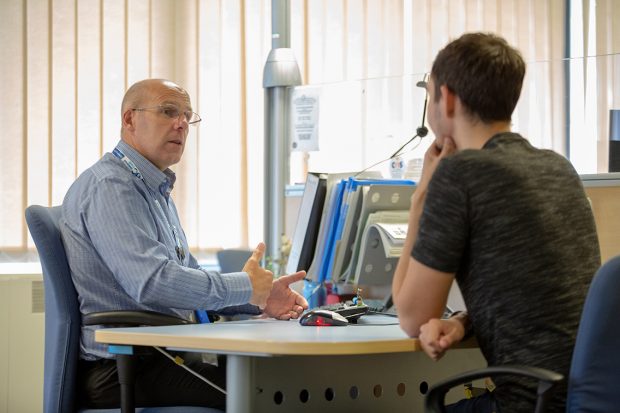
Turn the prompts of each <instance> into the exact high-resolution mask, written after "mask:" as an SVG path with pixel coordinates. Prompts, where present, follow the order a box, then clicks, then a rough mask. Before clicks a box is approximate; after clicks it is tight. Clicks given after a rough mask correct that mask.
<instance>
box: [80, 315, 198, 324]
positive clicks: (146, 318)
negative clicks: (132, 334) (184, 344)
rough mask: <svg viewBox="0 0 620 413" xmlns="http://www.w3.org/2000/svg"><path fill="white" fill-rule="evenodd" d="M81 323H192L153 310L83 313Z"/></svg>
mask: <svg viewBox="0 0 620 413" xmlns="http://www.w3.org/2000/svg"><path fill="white" fill-rule="evenodd" d="M82 324H84V325H86V326H92V325H116V326H125V327H136V326H171V325H179V324H193V323H192V322H191V321H189V320H185V319H184V318H180V317H176V316H173V315H169V314H162V313H158V312H155V311H101V312H97V313H90V314H85V315H84V316H83V317H82Z"/></svg>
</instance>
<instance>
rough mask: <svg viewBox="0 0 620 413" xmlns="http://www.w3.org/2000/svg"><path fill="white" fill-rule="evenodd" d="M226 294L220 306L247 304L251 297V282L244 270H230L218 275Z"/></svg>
mask: <svg viewBox="0 0 620 413" xmlns="http://www.w3.org/2000/svg"><path fill="white" fill-rule="evenodd" d="M220 278H221V281H222V282H223V284H224V285H225V287H226V291H227V292H228V296H227V297H226V298H225V301H224V303H223V305H222V307H230V306H235V305H241V304H247V303H248V302H249V301H250V298H251V297H252V282H251V281H250V277H249V276H248V274H247V273H245V272H231V273H227V274H221V275H220Z"/></svg>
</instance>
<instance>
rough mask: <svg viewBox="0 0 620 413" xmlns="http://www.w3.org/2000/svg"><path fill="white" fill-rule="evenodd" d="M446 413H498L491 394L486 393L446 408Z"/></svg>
mask: <svg viewBox="0 0 620 413" xmlns="http://www.w3.org/2000/svg"><path fill="white" fill-rule="evenodd" d="M446 412H447V413H498V412H499V410H498V409H497V406H496V403H495V399H494V398H493V393H490V392H486V393H484V394H481V395H480V396H476V397H472V398H471V399H463V400H460V401H458V402H457V403H454V404H451V405H449V406H446Z"/></svg>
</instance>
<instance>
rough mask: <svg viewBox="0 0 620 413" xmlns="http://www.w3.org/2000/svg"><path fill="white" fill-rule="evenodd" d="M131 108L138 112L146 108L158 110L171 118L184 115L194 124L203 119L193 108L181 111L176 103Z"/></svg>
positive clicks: (189, 122) (188, 121)
mask: <svg viewBox="0 0 620 413" xmlns="http://www.w3.org/2000/svg"><path fill="white" fill-rule="evenodd" d="M131 110H134V111H137V112H142V111H145V110H156V111H157V112H159V113H160V114H162V115H164V116H166V117H167V118H169V119H178V118H179V116H181V115H183V116H184V117H185V120H186V121H187V123H188V124H190V125H194V126H195V125H196V124H197V123H198V122H200V121H201V120H202V118H201V117H200V115H199V114H197V113H196V112H192V111H191V110H186V111H184V112H181V110H180V109H179V108H178V107H176V106H174V105H157V106H151V107H148V108H132V109H131Z"/></svg>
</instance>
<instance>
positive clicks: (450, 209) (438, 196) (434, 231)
mask: <svg viewBox="0 0 620 413" xmlns="http://www.w3.org/2000/svg"><path fill="white" fill-rule="evenodd" d="M459 169H460V168H459V163H458V161H457V159H455V158H453V157H451V158H446V159H443V160H442V161H441V162H440V163H439V165H438V166H437V170H436V171H435V174H434V175H433V178H432V179H431V182H430V183H429V187H428V192H427V194H426V200H425V202H424V209H423V211H422V216H421V218H420V228H419V231H418V236H417V238H416V242H415V244H414V246H413V250H412V252H411V256H412V257H413V258H414V259H416V260H417V261H419V262H420V263H422V264H424V265H426V266H428V267H431V268H433V269H436V270H438V271H443V272H457V270H458V268H459V265H460V262H461V259H462V257H463V254H464V252H465V248H466V246H467V241H468V237H469V219H468V199H467V198H468V196H467V188H466V186H465V185H463V183H462V182H464V181H463V174H462V173H461V171H460V170H459Z"/></svg>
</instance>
